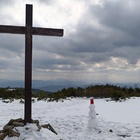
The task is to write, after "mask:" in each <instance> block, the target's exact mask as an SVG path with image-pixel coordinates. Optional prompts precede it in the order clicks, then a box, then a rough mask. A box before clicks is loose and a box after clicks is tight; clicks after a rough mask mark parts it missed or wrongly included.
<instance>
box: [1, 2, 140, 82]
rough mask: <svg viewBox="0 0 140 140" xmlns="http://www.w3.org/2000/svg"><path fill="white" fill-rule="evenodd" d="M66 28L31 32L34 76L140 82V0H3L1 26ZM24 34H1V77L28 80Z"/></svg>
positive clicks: (45, 78)
mask: <svg viewBox="0 0 140 140" xmlns="http://www.w3.org/2000/svg"><path fill="white" fill-rule="evenodd" d="M25 4H33V26H34V27H44V28H45V27H46V28H63V29H64V36H63V37H49V36H34V37H33V79H36V80H50V79H68V80H75V81H85V82H105V83H108V82H134V83H137V82H140V0H100V1H98V0H0V25H17V26H25ZM24 38H25V37H24V35H12V34H3V33H1V34H0V79H11V80H21V79H24V58H25V57H24V55H25V43H24V42H25V39H24Z"/></svg>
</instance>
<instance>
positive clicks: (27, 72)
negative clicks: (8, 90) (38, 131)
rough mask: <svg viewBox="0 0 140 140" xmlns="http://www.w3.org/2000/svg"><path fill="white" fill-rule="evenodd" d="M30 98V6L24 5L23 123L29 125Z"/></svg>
mask: <svg viewBox="0 0 140 140" xmlns="http://www.w3.org/2000/svg"><path fill="white" fill-rule="evenodd" d="M31 98H32V5H26V31H25V114H24V115H25V116H24V119H25V123H31V121H32V120H31V118H32V117H31V112H32V111H31V108H32V107H31Z"/></svg>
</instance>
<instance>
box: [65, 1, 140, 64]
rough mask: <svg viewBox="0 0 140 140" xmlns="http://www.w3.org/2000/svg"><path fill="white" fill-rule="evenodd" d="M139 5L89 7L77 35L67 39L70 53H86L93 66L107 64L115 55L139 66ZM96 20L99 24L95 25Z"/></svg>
mask: <svg viewBox="0 0 140 140" xmlns="http://www.w3.org/2000/svg"><path fill="white" fill-rule="evenodd" d="M128 2H129V3H128ZM130 2H132V3H133V8H132V7H131V6H132V5H130ZM128 4H129V6H128ZM138 5H140V2H138V1H126V0H124V1H120V0H118V1H111V0H105V1H103V6H95V5H92V6H90V7H89V9H88V10H87V11H85V14H84V15H83V17H81V19H80V21H79V22H78V24H77V28H76V32H75V33H72V34H71V38H70V40H67V41H68V44H69V50H70V51H72V52H73V53H85V52H86V53H87V55H89V56H90V57H88V59H89V62H90V61H91V62H92V61H93V63H94V62H102V61H107V60H109V59H110V57H112V56H114V57H120V58H125V59H127V60H128V61H129V63H132V64H136V63H137V61H138V59H139V52H140V39H139V38H140V32H139V30H138V29H139V28H140V18H139V6H138ZM95 21H96V22H97V23H98V24H99V25H97V26H96V24H95V25H94V24H92V23H94V22H95ZM87 62H88V60H87Z"/></svg>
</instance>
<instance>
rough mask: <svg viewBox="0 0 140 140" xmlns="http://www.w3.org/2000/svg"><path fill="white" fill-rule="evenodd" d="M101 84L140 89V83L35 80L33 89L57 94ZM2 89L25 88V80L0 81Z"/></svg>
mask: <svg viewBox="0 0 140 140" xmlns="http://www.w3.org/2000/svg"><path fill="white" fill-rule="evenodd" d="M101 84H104V85H105V84H112V85H116V86H120V87H125V86H127V87H133V88H135V87H140V83H86V82H85V83H84V82H79V81H70V80H63V79H58V80H46V81H45V80H44V81H43V80H33V81H32V88H35V89H40V90H45V91H49V92H56V91H58V90H61V89H63V88H69V87H74V88H76V87H82V88H85V87H88V86H90V85H101ZM0 87H4V88H5V87H21V88H24V81H23V80H4V79H0Z"/></svg>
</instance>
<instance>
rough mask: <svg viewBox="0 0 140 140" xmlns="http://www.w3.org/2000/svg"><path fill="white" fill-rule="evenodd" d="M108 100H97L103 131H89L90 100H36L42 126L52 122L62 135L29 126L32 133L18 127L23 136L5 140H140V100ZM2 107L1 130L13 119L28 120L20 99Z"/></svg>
mask: <svg viewBox="0 0 140 140" xmlns="http://www.w3.org/2000/svg"><path fill="white" fill-rule="evenodd" d="M106 100H107V99H95V100H94V101H95V111H96V113H98V114H99V115H97V116H96V118H97V122H98V127H99V130H95V129H89V128H88V121H89V104H90V99H87V98H73V99H67V100H64V102H61V101H59V102H47V101H36V102H35V103H33V104H32V118H33V119H34V120H35V119H38V120H39V121H40V124H46V123H50V124H51V125H52V126H53V128H54V129H55V130H56V132H57V133H58V135H55V134H53V133H52V132H51V131H49V130H47V129H43V128H42V129H41V131H40V132H37V131H36V129H37V128H36V126H34V125H32V124H28V127H29V128H30V129H29V130H26V129H23V128H20V127H19V128H17V129H18V131H19V132H20V133H21V135H20V137H19V138H15V137H13V138H8V137H6V138H5V140H38V139H40V140H140V117H139V116H140V111H139V107H140V98H131V99H128V100H126V101H124V102H114V101H109V102H107V101H106ZM0 106H1V110H0V129H2V127H3V126H4V125H5V124H6V123H7V122H8V121H9V120H10V119H17V118H20V117H21V118H23V117H24V104H21V103H19V100H15V101H14V102H12V103H8V104H6V103H3V102H2V100H0ZM25 127H27V126H25Z"/></svg>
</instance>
